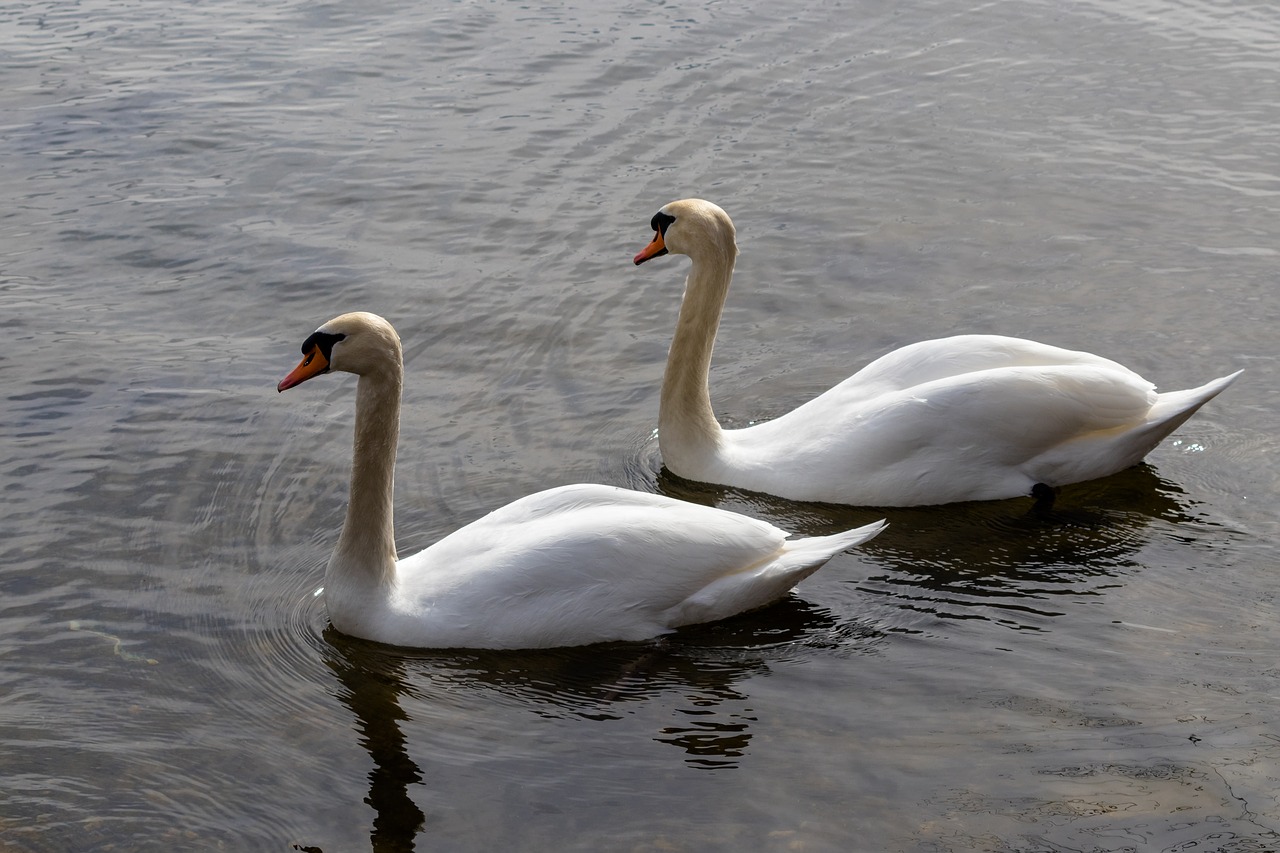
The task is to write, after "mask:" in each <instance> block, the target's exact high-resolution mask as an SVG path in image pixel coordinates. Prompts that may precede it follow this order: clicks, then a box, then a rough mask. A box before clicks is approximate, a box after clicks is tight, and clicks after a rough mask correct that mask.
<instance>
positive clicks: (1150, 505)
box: [657, 464, 1197, 631]
mask: <svg viewBox="0 0 1280 853" xmlns="http://www.w3.org/2000/svg"><path fill="white" fill-rule="evenodd" d="M657 484H658V488H659V489H660V490H661V491H662V492H663V493H664V494H668V495H671V496H673V497H679V498H682V499H684V500H689V501H694V502H697V503H704V504H708V505H711V506H722V507H724V508H726V509H736V510H738V511H745V512H749V513H752V514H756V515H759V516H761V517H764V518H768V519H770V520H772V521H774V523H776V524H778V525H780V526H782V527H784V528H785V529H787V530H790V531H792V532H794V533H797V534H809V535H817V534H821V533H828V532H831V531H833V530H836V529H840V528H842V527H845V526H852V525H854V524H863V523H866V521H868V520H870V519H871V518H873V517H886V518H888V519H889V522H890V526H889V529H888V530H887V531H885V532H884V533H882V534H881V535H880V536H879V537H877V538H876V540H874V541H872V542H869V543H867V544H866V545H864V546H862V548H861V549H859V554H860V556H862V557H863V558H864V559H865V561H866V562H868V563H873V564H876V565H879V566H881V567H882V568H885V569H888V570H889V572H888V573H886V574H872V575H870V576H869V577H867V578H866V580H865V581H863V582H862V583H860V584H859V589H860V590H861V591H862V592H866V593H869V594H871V595H875V596H881V597H883V598H885V599H887V600H888V601H890V602H891V603H892V604H893V605H894V606H896V607H899V608H901V609H902V610H904V611H911V612H917V613H920V614H925V615H928V616H929V617H931V618H940V619H982V620H991V621H994V622H996V623H998V624H1001V625H1004V626H1006V627H1009V628H1014V629H1017V630H1042V629H1044V628H1045V627H1047V621H1046V620H1048V619H1050V618H1052V617H1056V616H1061V615H1062V614H1063V612H1064V607H1065V605H1066V602H1065V601H1064V599H1066V598H1083V597H1090V596H1100V595H1103V594H1105V592H1106V591H1107V590H1108V589H1111V588H1114V587H1115V586H1116V585H1118V584H1120V583H1122V582H1123V578H1124V577H1125V576H1126V575H1127V574H1128V573H1129V572H1130V571H1132V570H1134V569H1135V568H1136V567H1137V566H1138V563H1137V562H1135V560H1134V555H1135V554H1136V553H1137V552H1138V551H1140V550H1142V549H1143V548H1144V547H1146V546H1147V544H1148V542H1149V539H1150V536H1151V532H1150V530H1149V529H1148V528H1149V526H1150V525H1151V523H1152V522H1153V521H1162V522H1166V523H1167V524H1168V525H1171V526H1172V525H1182V526H1184V527H1185V525H1188V524H1191V523H1193V522H1196V521H1197V519H1196V517H1195V516H1194V515H1193V514H1192V513H1191V512H1190V511H1189V509H1188V508H1187V504H1188V503H1189V501H1188V499H1187V497H1186V496H1185V494H1184V493H1183V491H1182V490H1181V489H1180V488H1179V487H1178V486H1176V485H1174V484H1173V483H1170V482H1168V481H1166V480H1163V479H1161V478H1160V477H1159V476H1158V475H1157V474H1156V473H1155V471H1154V469H1153V468H1152V467H1151V466H1149V465H1147V464H1141V465H1137V466H1135V467H1133V468H1130V469H1128V470H1126V471H1122V472H1120V473H1118V474H1115V475H1113V476H1111V477H1108V478H1105V479H1103V480H1097V481H1094V482H1091V483H1081V484H1077V485H1074V486H1070V487H1067V488H1066V489H1064V490H1062V493H1061V494H1060V496H1059V499H1058V501H1057V503H1056V505H1055V506H1054V508H1053V509H1052V510H1050V511H1048V512H1047V513H1042V512H1040V511H1038V510H1037V509H1036V507H1035V506H1034V504H1033V502H1032V500H1031V499H1030V498H1027V499H1017V500H1008V501H989V502H974V503H963V504H952V505H948V506H945V507H906V508H901V507H894V508H885V509H875V508H870V509H868V508H851V507H842V506H833V505H827V504H812V503H796V502H790V501H785V500H782V499H779V498H774V497H772V496H769V495H762V494H758V493H753V492H743V491H741V490H737V489H732V488H728V487H723V486H715V485H707V484H702V483H693V482H689V481H687V480H683V479H681V478H679V477H677V476H675V475H673V474H671V473H670V472H669V471H667V470H666V469H665V468H663V469H661V471H660V472H659V473H658V475H657ZM1183 535H1185V534H1183ZM912 626H913V620H907V623H906V624H903V625H898V626H895V627H894V628H893V630H906V631H910V630H914V628H913V627H912Z"/></svg>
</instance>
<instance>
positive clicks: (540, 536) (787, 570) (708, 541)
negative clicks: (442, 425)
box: [388, 485, 879, 648]
mask: <svg viewBox="0 0 1280 853" xmlns="http://www.w3.org/2000/svg"><path fill="white" fill-rule="evenodd" d="M873 527H874V526H873ZM877 532H879V528H878V527H876V528H875V529H874V530H871V529H868V530H865V531H863V533H862V535H861V537H860V538H859V537H852V538H850V537H848V536H846V538H845V539H844V540H841V541H835V538H834V537H821V538H832V540H833V541H832V542H831V543H829V546H828V547H829V549H830V550H829V551H828V552H825V553H821V554H820V553H817V552H812V551H810V552H801V551H800V549H796V548H795V547H794V546H790V545H789V543H788V540H787V534H786V532H785V531H783V530H780V529H779V528H777V527H775V526H773V525H771V524H768V523H767V522H763V521H759V520H756V519H752V518H748V517H746V516H743V515H739V514H737V513H732V512H727V511H724V510H719V509H715V508H712V507H705V506H700V505H696V504H690V503H687V502H684V501H677V500H674V499H672V498H667V497H665V496H662V495H654V494H648V493H644V492H636V491H632V490H628V489H619V488H615V487H611V486H601V485H574V486H564V487H560V488H557V489H550V490H547V491H544V492H539V493H537V494H534V495H530V496H528V497H525V498H521V499H520V500H517V501H515V502H513V503H511V504H508V505H507V506H504V507H502V508H500V509H498V510H495V511H494V512H492V513H490V514H489V515H487V516H485V517H483V518H481V519H479V520H477V521H475V522H472V523H471V524H469V525H467V526H466V527H463V528H462V529H460V530H458V531H456V532H455V533H453V534H451V535H449V536H448V537H446V538H444V539H442V540H441V541H439V542H437V543H436V544H435V545H432V546H431V547H430V548H428V549H426V550H425V551H423V552H421V553H419V554H416V555H414V556H413V557H409V558H407V559H405V560H402V561H400V563H399V564H398V566H397V574H398V576H399V578H398V585H397V594H396V598H397V606H396V611H397V613H396V615H395V616H393V617H391V618H390V619H389V622H394V623H398V624H396V625H395V626H394V627H390V628H388V630H390V631H394V633H395V635H396V636H397V637H400V638H401V639H400V640H398V642H401V643H402V644H404V639H403V638H404V634H405V632H406V631H414V632H418V634H419V635H420V636H417V637H416V638H415V639H414V641H413V642H412V644H413V645H433V646H440V645H453V646H469V647H489V648H534V647H548V646H562V645H578V644H582V643H589V642H599V641H604V640H628V639H632V640H634V639H644V638H648V637H653V636H656V635H658V634H661V633H665V632H666V631H670V630H671V629H673V628H675V627H678V626H680V625H684V624H691V623H693V622H698V621H707V620H709V619H717V618H723V617H724V616H727V615H732V614H733V613H736V612H740V611H742V610H747V609H751V608H752V607H759V606H763V605H764V604H768V603H769V602H770V601H772V600H775V599H776V598H778V597H780V596H781V595H784V594H786V592H787V590H789V589H790V588H791V587H792V586H794V585H795V583H797V582H798V581H799V580H800V579H801V578H802V577H803V576H804V575H805V574H808V573H809V572H812V571H815V570H816V569H817V568H818V567H819V566H821V565H822V564H823V563H825V562H826V561H827V560H829V559H830V558H831V556H832V555H834V554H835V553H838V552H839V551H840V550H843V548H844V547H850V546H851V545H852V544H856V542H857V541H865V539H868V538H870V537H871V536H873V535H875V533H877ZM855 540H856V541H855ZM798 541H806V542H807V541H810V540H798ZM845 543H848V544H845ZM793 551H796V552H797V553H796V554H793V553H792V552H793ZM481 614H482V615H483V616H482V618H477V617H478V616H480V615H481Z"/></svg>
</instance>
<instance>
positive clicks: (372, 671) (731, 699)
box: [298, 598, 881, 851]
mask: <svg viewBox="0 0 1280 853" xmlns="http://www.w3.org/2000/svg"><path fill="white" fill-rule="evenodd" d="M880 639H881V635H880V634H879V632H877V631H875V630H874V629H871V628H869V627H866V626H863V625H857V624H851V625H837V624H836V623H835V621H834V620H833V619H832V618H831V617H830V615H829V614H827V613H826V612H824V611H822V610H820V609H818V608H815V607H812V606H810V605H807V604H805V603H804V602H802V601H800V600H798V599H795V598H791V599H786V600H784V601H782V602H780V603H778V604H776V605H774V606H771V607H768V608H765V609H764V610H761V611H758V612H756V613H751V614H744V615H741V616H738V617H735V618H733V619H729V620H725V621H723V622H719V623H713V624H711V625H699V626H693V627H691V628H689V629H685V630H682V631H678V632H676V633H674V634H672V635H669V636H667V637H664V638H660V639H658V640H654V641H651V642H646V643H607V644H602V645H597V646H589V647H575V648H568V649H540V650H532V651H517V652H511V651H487V650H457V651H415V650H406V649H398V648H393V647H389V646H381V645H377V644H374V643H369V642H366V641H363V640H359V639H354V638H351V637H347V636H345V635H343V634H341V633H339V632H337V631H335V630H334V629H333V628H328V629H326V630H325V632H324V641H325V644H324V647H323V650H322V656H323V658H324V662H325V664H326V665H327V666H328V668H329V669H330V670H331V671H332V672H333V674H334V675H335V676H337V679H338V683H339V685H340V688H339V689H338V691H337V695H338V698H339V699H340V700H341V701H342V703H343V704H344V705H345V706H346V707H347V708H348V709H350V711H351V713H352V715H353V716H354V718H355V725H354V730H355V732H356V733H357V736H358V739H359V742H360V745H361V746H363V747H364V749H365V750H366V751H367V752H368V754H369V757H370V759H371V761H372V763H373V768H372V770H370V771H369V774H368V780H369V790H368V795H367V796H366V797H365V800H364V802H365V803H366V804H368V805H369V806H370V807H372V808H373V810H374V819H373V826H372V829H371V832H370V837H371V840H372V845H373V849H374V850H385V851H403V850H413V849H414V839H415V838H416V837H417V836H418V835H419V834H420V833H421V834H423V835H424V836H426V837H430V835H431V831H432V827H431V822H430V819H429V818H428V816H427V815H425V814H424V813H423V811H422V809H421V808H420V807H419V806H418V805H417V803H415V802H414V798H413V796H412V795H411V792H412V791H414V790H419V791H420V790H421V789H420V788H419V787H418V786H420V784H421V783H422V782H423V778H424V773H423V769H422V768H421V767H420V766H419V765H418V764H417V763H416V762H415V761H414V759H413V758H412V757H411V755H412V754H413V753H414V752H415V751H418V750H422V749H424V748H425V744H424V743H422V742H418V743H415V742H414V739H415V736H421V737H423V738H424V739H425V738H429V737H431V736H433V735H438V734H439V733H438V732H433V731H431V729H430V724H429V722H428V721H426V720H415V719H413V717H412V716H411V715H410V714H409V713H408V712H406V710H405V707H404V704H405V702H407V701H413V702H414V703H425V705H427V706H432V705H438V703H439V702H440V701H442V697H446V696H448V697H453V699H454V701H456V697H457V695H458V693H459V692H460V691H461V692H463V693H466V694H471V695H473V697H474V700H475V701H476V702H477V703H479V704H480V705H482V706H486V707H492V706H494V705H501V706H505V707H507V708H508V709H511V710H514V711H516V712H517V713H519V714H528V715H531V716H533V717H537V718H542V719H558V720H573V719H576V720H581V721H587V722H589V723H591V724H602V725H606V726H607V725H610V724H613V723H616V722H618V721H622V720H625V719H627V718H628V717H629V716H632V715H633V714H634V712H635V710H636V707H637V706H640V705H644V704H646V703H652V702H661V703H663V704H665V705H666V706H669V710H670V714H671V717H672V718H674V719H673V720H671V721H670V722H667V723H666V724H663V725H660V726H659V727H658V728H657V729H656V730H655V731H653V732H651V733H650V739H651V740H652V741H654V742H656V743H660V744H665V745H669V746H673V747H675V748H676V749H677V750H678V751H679V753H680V755H681V756H682V758H683V763H684V765H685V766H687V767H688V768H690V769H694V770H712V771H723V770H733V769H736V768H738V767H740V766H741V764H742V761H743V760H744V758H745V757H746V756H747V755H748V754H749V753H750V747H751V740H752V725H753V724H754V723H756V722H758V717H757V714H758V712H757V711H755V710H753V709H752V707H751V706H752V702H751V699H750V696H749V695H747V694H746V693H744V692H743V691H742V690H741V689H739V688H738V687H737V685H738V684H739V683H740V682H742V681H744V680H746V679H748V678H750V677H755V676H760V675H766V674H767V673H768V672H769V670H770V667H771V666H774V665H777V664H778V663H780V662H783V661H789V660H790V661H793V660H796V659H798V658H803V657H806V656H811V655H815V654H823V653H829V652H830V651H831V650H833V649H836V648H839V649H841V650H842V652H843V653H846V654H847V653H849V652H850V651H856V652H859V653H862V654H872V653H874V650H875V648H876V646H877V644H878V643H879V641H880ZM437 712H438V708H437V711H433V712H432V714H433V715H434V714H435V713H437ZM406 732H408V733H409V734H407V733H406ZM619 734H621V732H619ZM468 748H474V745H470V746H469V747H468ZM298 849H300V850H306V851H310V850H318V849H319V848H314V847H308V846H305V845H299V846H298Z"/></svg>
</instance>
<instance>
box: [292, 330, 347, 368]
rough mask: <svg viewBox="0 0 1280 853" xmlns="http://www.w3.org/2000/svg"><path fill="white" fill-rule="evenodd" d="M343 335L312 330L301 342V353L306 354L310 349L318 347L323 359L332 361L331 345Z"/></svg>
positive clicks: (343, 336)
mask: <svg viewBox="0 0 1280 853" xmlns="http://www.w3.org/2000/svg"><path fill="white" fill-rule="evenodd" d="M345 337H346V335H341V334H339V335H335V334H332V333H330V332H312V333H311V336H310V337H308V338H307V339H306V340H305V341H303V342H302V354H303V355H306V354H308V353H309V352H311V350H312V349H318V350H320V354H321V355H323V356H324V360H325V361H327V362H332V361H333V345H334V344H336V343H337V342H338V341H340V340H342V339H343V338H345Z"/></svg>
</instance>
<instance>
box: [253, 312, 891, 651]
mask: <svg viewBox="0 0 1280 853" xmlns="http://www.w3.org/2000/svg"><path fill="white" fill-rule="evenodd" d="M302 353H303V358H302V361H301V362H300V363H299V364H298V366H297V367H296V368H294V370H292V371H291V372H290V373H289V374H288V375H287V376H285V378H284V379H282V380H280V383H279V384H278V385H277V386H276V390H277V391H286V390H288V389H289V388H293V387H294V386H296V385H299V384H301V383H303V382H306V381H307V380H309V379H311V378H312V377H315V376H319V375H321V374H323V373H329V372H330V371H343V372H346V373H354V374H356V375H357V376H359V377H360V378H359V381H358V382H357V385H356V418H355V420H356V424H355V449H354V459H353V461H352V465H351V492H350V499H349V501H348V504H347V514H346V520H345V521H344V522H343V525H342V533H341V534H340V535H339V537H338V544H337V547H336V548H335V549H334V552H333V556H332V558H331V559H330V560H329V565H328V568H327V569H326V572H325V580H324V598H325V606H326V608H327V609H328V612H329V619H330V621H331V622H332V623H333V626H334V627H335V628H337V629H338V630H339V631H341V632H343V633H345V634H350V635H353V636H356V637H362V638H364V639H367V640H373V641H376V642H380V643H387V644H390V645H396V646H409V647H416V648H492V649H515V648H520V649H529V648H549V647H556V646H574V645H585V644H588V643H598V642H604V641H608V640H643V639H648V638H651V637H655V636H658V635H660V634H664V633H667V632H669V631H671V630H673V629H675V628H678V627H680V626H682V625H691V624H695V623H698V622H710V621H714V620H716V619H723V618H725V617H727V616H732V615H734V614H736V613H742V612H744V611H747V610H753V609H755V608H758V607H763V606H764V605H766V604H769V603H771V602H773V601H775V600H777V599H779V598H782V597H783V596H785V595H786V594H787V592H788V591H790V589H791V588H792V587H793V586H795V585H796V584H797V583H798V582H800V581H801V580H803V579H804V578H806V577H808V576H809V575H810V574H812V573H813V572H815V571H817V570H818V569H819V568H820V567H821V566H822V565H823V564H824V563H826V562H827V561H828V560H830V559H831V558H832V557H833V556H835V555H836V554H838V553H840V552H841V551H844V550H845V549H847V548H852V547H853V546H855V545H859V544H861V543H863V542H866V541H867V540H868V539H870V538H872V537H873V536H875V535H876V534H877V533H879V532H880V531H881V530H883V529H884V527H885V523H884V522H883V521H878V522H875V523H872V524H868V525H865V526H863V527H859V528H857V529H854V530H848V531H845V532H843V533H836V534H833V535H830V536H814V537H808V538H797V539H789V538H788V534H787V533H786V532H785V531H783V530H780V529H779V528H777V527H774V526H773V525H772V524H768V523H766V522H764V521H759V520H757V519H753V518H748V517H746V516H744V515H739V514H737V513H733V512H728V511H725V510H721V509H715V508H712V507H706V506H700V505H697V504H691V503H686V502H684V501H679V500H675V499H674V498H669V497H666V496H664V495H655V494H648V493H645V492H637V491H632V490H629V489H621V488H616V487H613V486H604V485H595V484H578V485H571V486H561V487H559V488H553V489H548V490H546V491H542V492H538V493H536V494H533V495H529V496H528V497H524V498H521V499H519V500H517V501H514V502H513V503H510V504H507V505H506V506H504V507H502V508H500V509H497V510H495V511H493V512H491V513H489V514H488V515H486V516H484V517H483V518H481V519H479V520H478V521H474V522H472V523H471V524H468V525H466V526H465V527H463V528H462V529H460V530H457V531H455V532H454V533H451V534H450V535H448V536H446V537H445V538H444V539H441V540H440V541H439V542H436V543H435V544H434V545H431V546H430V547H428V548H427V549H426V550H423V551H420V552H419V553H417V554H414V555H412V556H409V557H405V558H404V559H401V560H397V558H396V547H395V534H394V530H393V526H392V483H393V478H394V469H395V460H396V444H397V441H398V438H399V432H400V392H401V387H402V384H403V380H404V369H403V360H402V355H401V348H400V338H399V336H398V335H397V334H396V331H395V329H393V328H392V326H391V324H390V323H388V322H387V321H386V320H385V319H383V318H382V317H379V316H377V315H376V314H368V313H362V312H357V313H351V314H343V315H341V316H339V317H335V318H334V319H332V320H330V321H329V322H327V323H325V324H324V325H322V326H321V327H320V328H319V329H317V330H316V331H315V332H314V333H313V334H311V335H310V336H309V337H308V338H307V339H306V341H305V342H304V343H303V344H302Z"/></svg>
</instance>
